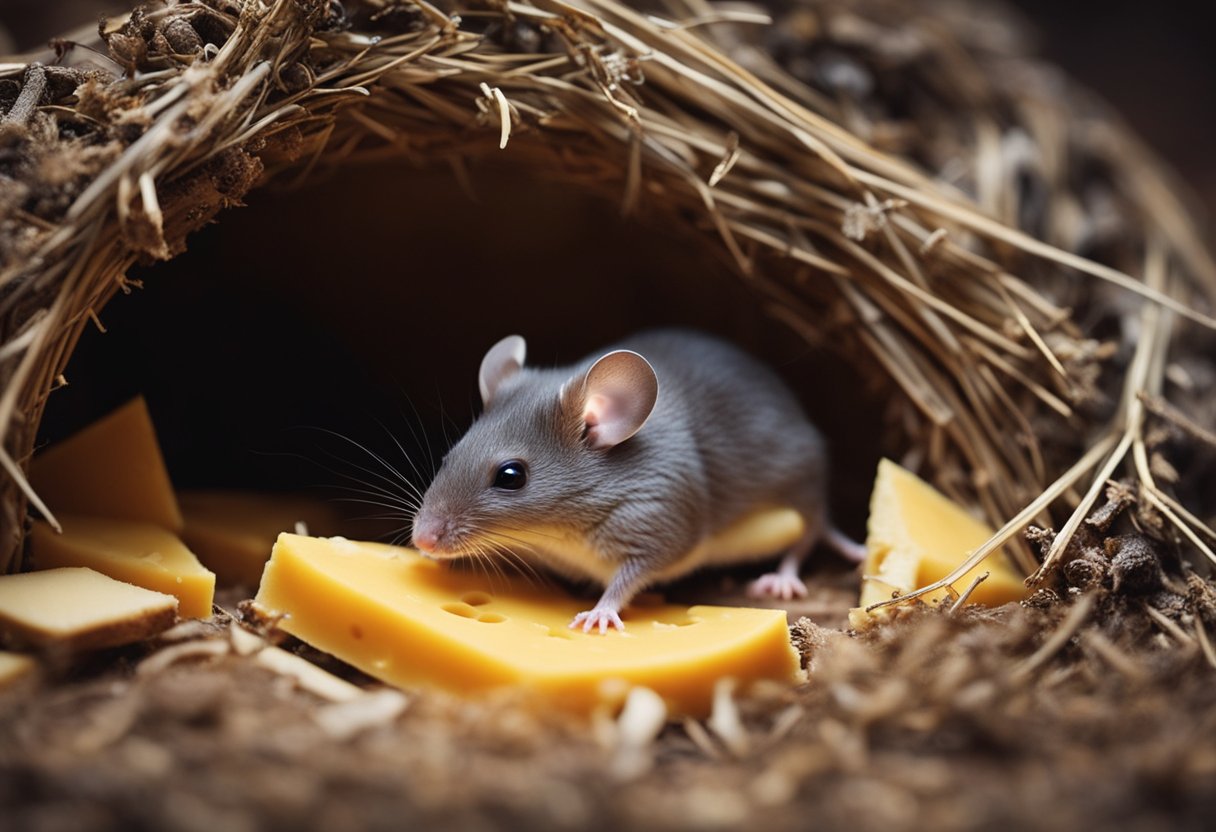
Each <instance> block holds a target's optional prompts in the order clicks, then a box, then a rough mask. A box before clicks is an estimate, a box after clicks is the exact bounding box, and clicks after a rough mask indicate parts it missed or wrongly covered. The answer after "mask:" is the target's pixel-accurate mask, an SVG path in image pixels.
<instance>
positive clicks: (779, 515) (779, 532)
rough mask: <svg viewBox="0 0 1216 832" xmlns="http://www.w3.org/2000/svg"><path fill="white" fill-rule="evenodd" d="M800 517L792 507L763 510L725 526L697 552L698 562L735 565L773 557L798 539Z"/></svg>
mask: <svg viewBox="0 0 1216 832" xmlns="http://www.w3.org/2000/svg"><path fill="white" fill-rule="evenodd" d="M804 528H805V526H804V524H803V522H802V515H801V514H799V513H798V512H796V511H794V510H793V509H792V508H776V509H765V510H763V511H758V512H755V513H754V514H749V515H747V516H745V517H744V518H743V519H741V520H739V521H737V522H735V523H734V524H733V525H730V526H727V527H726V528H725V529H723V530H722V531H720V532H718V534H717V535H715V536H714V537H711V538H710V539H709V540H707V541H705V542H704V543H702V544H701V545H700V546H699V547H698V549H697V555H694V557H696V558H697V560H698V562H699V563H705V564H724V565H729V564H736V563H739V562H740V561H742V560H746V559H747V558H761V557H766V556H768V555H775V554H777V553H778V552H781V551H784V550H785V549H788V548H789V547H791V546H793V545H794V544H795V543H797V542H798V539H799V538H800V537H802V532H803V529H804Z"/></svg>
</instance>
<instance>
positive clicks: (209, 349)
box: [38, 163, 890, 537]
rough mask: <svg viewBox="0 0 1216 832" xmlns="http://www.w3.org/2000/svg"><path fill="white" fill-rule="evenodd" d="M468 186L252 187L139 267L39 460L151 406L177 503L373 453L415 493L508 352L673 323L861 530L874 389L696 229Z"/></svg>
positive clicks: (50, 408)
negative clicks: (793, 418)
mask: <svg viewBox="0 0 1216 832" xmlns="http://www.w3.org/2000/svg"><path fill="white" fill-rule="evenodd" d="M467 181H468V182H469V183H471V193H470V189H469V188H466V187H464V186H462V185H461V184H460V181H459V179H458V177H456V176H455V175H453V173H452V171H450V170H448V169H446V168H443V169H431V168H427V169H420V168H418V167H416V166H412V165H407V164H404V163H401V164H378V165H375V166H358V165H355V166H348V167H345V168H342V169H338V170H334V171H330V172H328V173H326V174H323V175H316V176H313V177H312V178H311V179H310V180H309V182H308V183H307V184H305V185H303V186H297V187H291V188H286V187H278V186H274V185H271V186H268V187H266V188H263V189H261V190H257V191H255V192H253V193H251V194H250V195H249V197H248V198H247V205H246V206H245V207H242V208H239V209H231V210H228V211H226V212H224V213H223V214H221V215H220V217H219V220H218V222H217V223H215V224H213V225H211V226H209V227H207V228H205V229H203V230H201V231H199V232H197V233H196V234H194V235H193V236H192V237H191V238H190V239H189V241H188V250H187V251H186V252H185V253H184V254H182V255H180V256H178V257H176V258H174V259H173V260H171V261H169V262H165V263H157V264H154V265H151V266H141V267H139V268H137V269H135V270H133V271H132V273H131V275H130V276H131V277H132V278H134V279H136V280H138V281H140V282H141V283H142V288H139V289H136V290H134V291H132V292H130V293H127V294H118V295H116V296H115V298H114V299H113V300H112V301H110V302H109V303H108V304H107V305H106V307H105V308H104V309H103V310H100V320H101V323H102V324H103V325H104V326H105V328H106V332H105V333H102V332H101V331H99V330H98V329H97V328H90V329H89V330H88V331H87V332H85V333H84V335H83V336H82V337H81V339H80V341H79V344H78V346H77V348H76V350H75V352H74V353H73V355H72V358H71V360H70V362H69V364H68V367H67V370H66V373H65V377H66V379H67V382H68V384H67V386H66V387H62V388H60V389H58V390H56V391H55V392H54V393H53V394H52V395H51V397H50V399H49V400H48V403H47V407H46V411H45V415H44V418H43V420H42V422H41V425H40V429H39V441H38V445H39V447H41V446H45V445H47V444H49V443H53V442H55V441H57V440H59V439H61V438H63V437H65V436H67V435H69V434H71V433H72V432H74V431H75V430H78V429H79V428H81V427H83V426H85V425H87V424H88V423H89V422H91V421H92V420H94V419H96V418H98V417H99V416H101V415H103V414H104V413H106V412H108V411H109V410H111V409H113V408H114V407H116V406H117V405H119V404H121V403H122V402H123V401H125V400H127V399H129V398H130V397H131V396H134V395H136V394H142V395H144V396H145V398H146V399H147V402H148V405H149V409H150V410H151V412H152V416H153V419H154V421H155V424H156V427H157V431H158V435H159V438H160V442H161V445H162V449H163V451H164V454H165V458H166V463H167V465H168V467H169V470H170V474H171V476H172V478H173V481H174V484H175V485H176V486H177V487H178V488H246V489H263V490H309V489H315V490H317V491H318V493H322V494H326V495H330V496H333V495H336V494H338V495H340V494H341V491H342V488H343V487H344V486H349V485H350V484H351V482H350V480H349V479H347V477H349V476H352V475H353V476H355V477H358V476H360V474H359V473H358V469H359V468H360V467H363V468H371V469H375V468H376V467H377V463H376V462H375V461H374V460H373V459H372V458H371V457H370V456H369V455H368V452H369V451H370V452H371V453H375V454H377V455H379V456H381V457H382V458H383V459H385V460H387V461H389V462H390V463H392V464H393V465H394V466H396V467H398V468H399V469H400V470H401V471H402V472H403V473H404V474H406V475H407V476H409V477H410V478H411V479H413V480H419V479H421V480H425V479H426V478H427V477H428V476H429V472H430V470H431V469H432V466H433V461H434V460H436V459H438V457H439V455H440V454H441V453H442V451H443V449H444V448H445V447H446V446H447V444H448V443H450V441H453V440H454V439H455V438H456V437H457V436H458V435H459V434H460V433H461V432H462V431H463V430H464V428H465V427H467V425H468V424H469V423H470V422H471V420H472V419H473V417H474V414H475V412H476V408H477V379H476V372H477V367H478V363H479V361H480V359H481V356H482V354H483V353H484V352H485V350H486V349H487V348H488V347H489V346H490V345H491V344H493V343H494V342H495V341H496V340H498V339H499V338H500V337H502V336H504V335H506V334H509V333H512V332H518V333H520V334H523V335H524V336H525V337H526V338H527V339H528V348H529V361H530V362H532V363H545V364H560V363H565V362H568V361H573V360H575V359H577V358H578V357H580V356H582V355H584V354H586V353H589V352H591V351H593V350H595V349H597V348H599V347H602V346H605V345H607V344H610V343H611V342H613V341H614V340H616V339H618V338H620V337H622V336H624V335H627V334H629V333H630V332H633V331H636V330H639V329H642V328H646V327H651V326H666V325H677V326H688V327H695V328H698V329H702V330H705V331H708V332H712V333H716V334H718V335H720V336H722V337H725V338H728V339H730V340H733V341H735V342H736V343H738V344H740V345H741V346H743V347H744V348H746V349H748V350H750V351H752V352H753V353H755V354H757V355H759V356H761V357H762V358H764V359H765V360H766V361H768V363H770V364H771V365H772V366H773V367H774V368H775V369H776V370H777V371H778V372H779V373H780V374H781V375H782V376H783V377H784V378H785V379H786V380H787V381H788V382H789V384H790V385H791V386H792V388H793V389H794V390H795V391H796V392H797V393H798V395H799V397H800V398H801V400H802V402H803V404H804V406H805V408H806V410H807V412H808V414H809V415H810V417H811V418H812V419H813V420H814V421H815V422H816V424H818V425H819V426H820V428H821V429H822V430H823V432H824V433H825V435H826V436H827V438H828V441H829V444H830V448H831V454H832V458H833V474H832V497H831V502H832V507H833V513H834V515H835V518H836V521H837V523H838V524H839V525H841V526H842V527H843V528H844V529H845V530H846V531H847V532H849V533H851V534H853V535H854V536H857V537H860V536H861V535H862V534H863V531H864V521H865V512H866V502H867V499H868V495H869V487H870V484H871V482H872V477H873V472H874V470H875V466H876V463H877V460H878V458H879V456H880V455H881V454H882V453H883V451H884V450H887V451H889V450H890V449H889V448H884V442H883V436H884V429H883V411H884V405H885V395H886V394H887V393H889V390H888V389H887V388H886V387H884V385H883V384H876V383H874V381H873V380H868V381H867V383H863V381H862V380H861V379H860V378H859V374H858V371H857V370H856V369H855V367H854V366H853V365H852V364H851V363H850V361H849V359H848V357H847V356H842V355H840V354H837V353H834V352H832V351H829V350H824V349H815V348H812V347H810V346H808V344H807V343H806V342H805V341H804V340H803V339H802V338H801V337H799V336H798V335H796V334H795V333H793V332H792V331H791V330H790V329H789V328H788V327H786V326H785V325H784V324H781V323H779V322H778V321H776V320H775V319H774V318H773V317H772V316H771V315H770V314H769V313H768V311H767V309H766V307H767V305H768V304H769V303H771V301H770V300H769V299H767V298H766V297H765V296H764V294H763V293H762V292H760V291H758V290H757V289H755V288H754V287H752V286H749V285H748V284H747V283H746V281H745V280H741V279H740V278H739V277H737V276H736V275H735V274H734V273H733V272H732V269H731V266H730V265H729V263H728V262H727V261H726V260H725V259H724V255H723V254H722V251H721V246H720V245H718V244H717V243H716V241H715V240H714V239H713V238H712V236H710V235H707V234H706V233H705V232H704V230H702V229H696V228H694V227H693V224H692V222H689V223H685V224H683V225H682V224H681V223H672V222H670V221H667V220H663V221H651V220H650V219H649V218H648V217H646V216H645V215H643V216H641V217H638V218H630V219H626V218H623V217H622V216H621V212H620V209H619V205H618V204H617V203H615V202H613V201H611V200H609V199H605V198H603V197H601V196H598V195H593V194H588V193H585V192H582V191H579V190H576V189H572V188H569V187H564V186H563V185H562V184H560V183H559V182H555V181H553V180H551V179H542V178H538V177H537V176H536V175H534V174H531V173H529V171H526V170H525V171H520V170H512V169H509V168H504V167H500V166H494V165H479V166H476V167H474V168H473V169H472V170H471V171H470V175H469V177H468V179H467ZM884 391H885V392H884ZM398 445H400V448H398ZM360 446H361V447H360ZM364 448H365V449H366V451H365V450H363V449H364ZM403 455H408V456H409V457H410V458H411V459H412V460H413V461H414V463H415V464H416V465H417V466H418V469H419V471H420V472H421V473H420V474H414V473H413V472H412V471H411V470H410V466H409V463H408V462H407V461H406V460H405V458H404V456H403ZM723 475H725V476H729V472H723ZM52 508H53V507H52Z"/></svg>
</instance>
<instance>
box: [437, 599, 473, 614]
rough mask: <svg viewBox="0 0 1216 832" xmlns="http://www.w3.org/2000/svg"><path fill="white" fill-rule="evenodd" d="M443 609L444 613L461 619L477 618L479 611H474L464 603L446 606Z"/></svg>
mask: <svg viewBox="0 0 1216 832" xmlns="http://www.w3.org/2000/svg"><path fill="white" fill-rule="evenodd" d="M442 609H443V611H444V612H450V613H451V614H452V615H459V616H460V617H461V618H476V617H477V610H475V609H473V608H472V607H470V606H469V605H468V604H466V603H464V602H459V603H456V602H453V603H451V604H444V605H443V607H442Z"/></svg>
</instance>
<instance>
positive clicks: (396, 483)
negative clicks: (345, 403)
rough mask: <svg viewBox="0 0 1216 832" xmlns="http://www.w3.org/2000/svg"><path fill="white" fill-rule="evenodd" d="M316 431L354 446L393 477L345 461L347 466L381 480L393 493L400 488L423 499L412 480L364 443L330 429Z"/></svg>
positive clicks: (351, 477) (350, 477)
mask: <svg viewBox="0 0 1216 832" xmlns="http://www.w3.org/2000/svg"><path fill="white" fill-rule="evenodd" d="M316 430H319V431H321V432H322V433H326V434H328V435H330V436H332V437H334V438H336V439H340V440H342V441H343V442H346V443H347V444H349V445H353V446H354V447H356V448H358V449H359V450H360V451H362V452H363V453H365V454H367V456H369V457H370V458H371V459H373V460H374V461H375V462H377V463H379V466H380V467H381V468H383V469H384V470H385V471H388V473H389V474H391V475H392V476H386V475H385V474H384V473H383V472H381V471H378V470H375V469H372V468H368V467H367V466H364V465H359V464H357V463H354V462H350V461H349V460H343V461H345V462H347V464H350V465H353V466H354V467H355V468H357V469H358V470H360V471H362V472H363V473H364V474H367V475H368V476H369V477H373V478H375V479H376V480H379V481H380V482H381V483H383V484H384V485H385V486H387V487H389V488H391V489H392V490H393V491H396V490H398V489H400V488H405V489H406V490H407V491H409V492H410V493H412V494H414V495H415V496H417V497H418V498H419V499H421V498H422V492H421V490H420V489H419V488H418V486H417V485H415V484H414V483H412V482H410V480H409V479H408V478H406V477H405V476H404V475H403V474H402V473H401V472H400V471H398V470H397V469H396V468H394V467H393V466H392V465H390V464H389V463H388V461H387V460H386V459H384V457H382V456H380V455H379V454H378V453H376V452H375V451H373V450H372V449H371V448H369V447H367V446H366V445H364V444H363V443H361V442H359V441H358V440H356V439H353V438H351V437H349V436H346V435H345V434H342V433H339V432H337V431H334V430H330V429H328V428H316ZM331 455H333V454H331ZM347 476H348V478H349V479H357V478H356V477H353V476H349V475H347Z"/></svg>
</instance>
